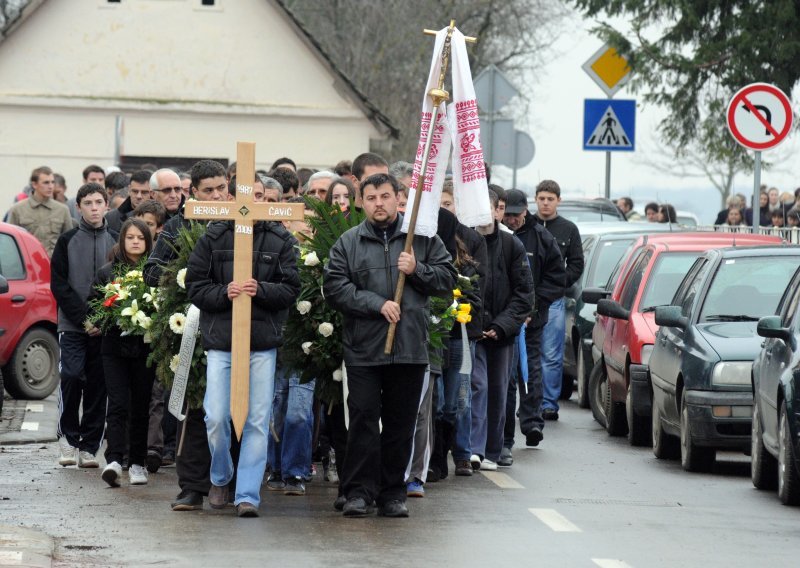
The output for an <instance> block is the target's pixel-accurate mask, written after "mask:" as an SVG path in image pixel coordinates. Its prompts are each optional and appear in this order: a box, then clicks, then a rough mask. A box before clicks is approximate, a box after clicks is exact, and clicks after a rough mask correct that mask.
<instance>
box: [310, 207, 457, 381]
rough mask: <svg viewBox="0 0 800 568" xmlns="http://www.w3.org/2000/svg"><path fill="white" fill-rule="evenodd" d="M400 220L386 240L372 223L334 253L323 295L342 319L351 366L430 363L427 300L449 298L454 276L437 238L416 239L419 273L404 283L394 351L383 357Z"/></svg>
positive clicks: (333, 249) (400, 237) (341, 239)
mask: <svg viewBox="0 0 800 568" xmlns="http://www.w3.org/2000/svg"><path fill="white" fill-rule="evenodd" d="M401 225H402V216H401V215H398V218H397V220H396V222H395V225H394V229H393V232H392V229H390V230H389V231H388V232H387V233H386V234H384V232H383V231H382V230H380V229H377V228H375V227H374V226H373V225H371V224H370V223H369V222H368V221H364V222H362V223H361V224H360V225H358V226H357V227H353V228H352V229H350V230H349V231H347V232H346V233H344V234H343V235H342V236H341V237H339V240H337V241H336V243H335V244H334V245H333V247H331V252H330V259H329V261H328V264H327V266H326V267H325V277H324V285H323V291H324V293H325V299H326V300H327V301H328V303H329V304H330V305H331V306H332V307H334V308H335V309H337V310H339V311H340V312H342V314H343V316H344V317H343V319H344V330H343V344H344V360H345V363H346V364H348V365H351V366H375V365H390V364H394V363H402V364H426V363H428V346H427V342H428V322H429V318H430V310H429V302H428V297H429V296H432V295H450V294H452V290H453V288H455V285H456V270H455V268H453V265H452V264H451V263H450V254H449V253H448V252H447V250H446V249H445V248H444V244H442V241H441V239H439V237H433V238H428V237H420V236H416V237H414V243H413V248H414V256H415V258H416V261H417V268H416V270H415V271H414V273H413V274H412V275H410V276H408V277H406V285H405V291H404V294H403V301H402V303H401V304H400V309H401V315H400V322H399V323H398V324H397V330H396V334H395V341H394V349H393V351H392V353H391V354H390V355H385V354H384V344H385V341H386V334H387V332H388V329H389V324H388V323H387V321H386V319H385V318H384V317H383V316H382V315H381V307H383V304H384V303H385V302H386V300H391V299H394V293H395V287H396V285H397V278H398V274H399V271H398V269H397V259H398V257H399V256H400V253H401V252H403V247H404V245H405V240H406V235H405V234H404V233H401V232H400V226H401Z"/></svg>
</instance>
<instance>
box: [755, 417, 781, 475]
mask: <svg viewBox="0 0 800 568" xmlns="http://www.w3.org/2000/svg"><path fill="white" fill-rule="evenodd" d="M750 455H751V456H752V458H751V462H750V478H751V479H752V480H753V485H755V487H756V489H774V488H775V483H776V481H777V480H778V461H777V460H776V459H775V458H774V457H773V456H772V454H770V453H769V452H768V451H767V448H766V446H764V438H763V432H762V429H761V416H760V413H759V411H758V403H754V404H753V426H752V428H751V429H750Z"/></svg>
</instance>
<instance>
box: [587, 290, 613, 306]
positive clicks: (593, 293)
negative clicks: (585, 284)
mask: <svg viewBox="0 0 800 568" xmlns="http://www.w3.org/2000/svg"><path fill="white" fill-rule="evenodd" d="M610 295H611V291H610V290H606V289H605V288H584V289H583V292H581V299H582V300H583V303H584V304H596V303H597V302H599V301H600V300H602V299H603V298H608V297H609V296H610Z"/></svg>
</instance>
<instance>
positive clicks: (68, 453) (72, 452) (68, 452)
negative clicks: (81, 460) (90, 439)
mask: <svg viewBox="0 0 800 568" xmlns="http://www.w3.org/2000/svg"><path fill="white" fill-rule="evenodd" d="M58 448H59V450H60V452H61V454H60V455H59V457H58V465H60V466H64V467H66V466H68V465H76V464H77V463H78V448H76V447H74V446H70V445H69V442H67V438H66V436H62V437H61V438H59V439H58Z"/></svg>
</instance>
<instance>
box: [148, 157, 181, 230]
mask: <svg viewBox="0 0 800 568" xmlns="http://www.w3.org/2000/svg"><path fill="white" fill-rule="evenodd" d="M150 189H151V190H152V192H153V197H154V198H155V200H156V201H158V202H159V203H161V205H163V206H164V209H166V210H167V219H171V218H172V217H173V216H175V215H176V214H177V213H178V211H180V210H181V207H182V206H183V201H184V197H183V193H182V191H181V189H182V188H181V178H179V177H178V174H176V173H175V172H174V171H172V170H170V169H169V168H161V169H160V170H156V172H155V173H154V174H153V175H152V176H150Z"/></svg>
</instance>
